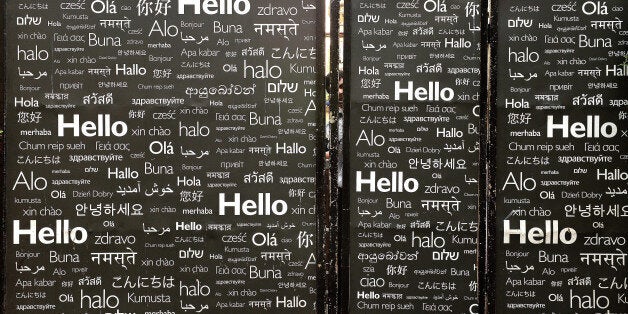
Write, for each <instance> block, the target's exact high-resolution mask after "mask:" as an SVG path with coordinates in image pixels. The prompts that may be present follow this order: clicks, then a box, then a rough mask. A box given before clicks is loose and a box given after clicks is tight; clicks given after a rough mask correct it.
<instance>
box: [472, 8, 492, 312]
mask: <svg viewBox="0 0 628 314" xmlns="http://www.w3.org/2000/svg"><path fill="white" fill-rule="evenodd" d="M489 5H490V0H481V1H480V16H481V18H480V29H481V34H480V43H481V45H480V86H481V87H480V127H479V128H480V130H479V133H480V167H479V168H480V169H479V170H480V173H479V175H478V188H479V191H478V196H479V197H478V222H479V228H478V230H479V231H478V271H477V274H476V275H477V276H478V311H477V312H478V313H485V311H486V304H485V301H486V300H487V298H486V293H487V291H486V289H485V287H486V286H487V282H486V278H488V276H490V275H491V274H492V273H493V272H492V271H491V269H490V268H488V264H487V260H488V259H487V254H488V253H489V251H488V247H487V244H488V242H487V240H488V239H487V227H488V226H490V225H491V222H490V221H488V220H487V217H488V210H489V208H488V207H487V200H488V198H489V191H490V189H489V188H488V186H487V182H488V177H487V176H488V172H487V170H488V169H487V167H486V165H487V157H488V154H487V150H488V146H487V144H488V129H489V128H490V126H489V125H488V122H489V119H488V118H487V117H488V116H487V111H488V106H489V102H488V97H489V94H490V87H489V85H488V84H489V83H488V82H489V75H490V63H489V60H488V53H489V48H488V46H487V45H486V44H485V43H487V41H488V37H489V29H488V25H489V18H490V14H489Z"/></svg>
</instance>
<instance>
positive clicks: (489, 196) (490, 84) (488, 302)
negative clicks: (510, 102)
mask: <svg viewBox="0 0 628 314" xmlns="http://www.w3.org/2000/svg"><path fill="white" fill-rule="evenodd" d="M488 1H489V3H488V5H487V6H486V8H485V12H486V10H489V12H490V14H489V16H488V19H483V22H485V23H486V22H488V25H486V27H485V31H484V33H486V41H483V42H482V44H483V45H485V46H487V49H488V56H487V59H486V61H487V62H488V63H487V65H486V67H487V69H486V70H487V71H486V72H487V75H488V77H487V85H486V86H487V89H488V90H487V91H488V94H487V98H486V99H487V108H486V110H487V112H486V115H484V116H485V117H486V119H487V120H486V128H487V132H488V134H487V137H486V139H487V145H486V146H485V147H486V152H485V156H486V219H485V227H486V229H485V232H484V233H485V234H486V245H485V248H486V249H485V254H486V255H485V256H484V258H485V272H486V273H485V276H484V280H485V282H484V287H483V289H482V290H483V293H484V294H485V295H484V305H485V308H484V309H483V312H484V313H495V310H496V309H495V297H496V294H495V267H496V265H495V243H496V239H497V238H496V234H497V224H496V216H495V204H496V200H495V197H496V187H495V169H496V166H497V165H496V164H495V161H496V158H495V156H496V155H495V154H496V145H495V144H496V141H497V130H496V126H497V115H496V111H495V108H496V107H495V105H496V102H495V101H496V98H495V91H497V80H495V79H494V78H495V75H496V74H497V68H496V65H497V49H498V43H497V12H498V8H499V4H498V1H491V0H488Z"/></svg>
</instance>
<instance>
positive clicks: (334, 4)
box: [327, 0, 342, 313]
mask: <svg viewBox="0 0 628 314" xmlns="http://www.w3.org/2000/svg"><path fill="white" fill-rule="evenodd" d="M329 16H330V25H329V29H330V30H329V33H330V49H329V50H330V51H329V54H330V58H329V61H330V64H329V65H330V73H331V74H330V77H331V80H330V86H331V88H330V93H329V111H330V127H331V134H330V139H329V152H330V169H329V170H330V171H329V172H330V177H329V178H330V180H329V182H330V184H329V188H330V200H329V205H330V207H329V232H330V239H331V240H330V245H329V259H328V260H327V265H328V273H327V276H328V281H329V284H328V286H329V295H330V297H329V299H328V302H329V304H328V305H327V306H328V309H329V313H335V312H336V311H337V308H338V306H337V301H338V298H337V295H338V274H337V272H338V271H337V269H338V267H337V266H338V241H339V240H340V237H339V233H338V211H339V206H338V204H339V203H338V200H339V196H338V194H339V193H338V162H339V155H340V153H341V152H340V151H339V149H338V147H339V144H340V142H339V141H340V139H339V136H338V118H339V117H338V64H339V62H338V59H339V41H338V38H339V33H340V25H339V23H340V20H339V19H340V0H332V1H331V3H330V12H329ZM340 147H342V146H340Z"/></svg>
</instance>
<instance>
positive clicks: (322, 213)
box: [316, 3, 329, 313]
mask: <svg viewBox="0 0 628 314" xmlns="http://www.w3.org/2000/svg"><path fill="white" fill-rule="evenodd" d="M318 5H319V7H318V8H317V12H316V22H317V23H316V112H317V119H316V129H317V132H316V213H317V215H316V216H317V221H316V223H317V226H316V228H317V235H316V239H317V245H316V250H317V254H316V260H317V263H316V267H317V268H316V312H317V313H325V309H326V301H327V300H326V299H327V283H326V282H327V281H326V279H327V274H326V267H325V266H324V265H325V264H326V263H325V261H326V259H327V254H326V247H327V246H326V244H327V241H328V240H327V239H328V237H327V235H328V232H327V231H326V230H327V226H328V222H327V212H328V208H329V206H328V201H327V198H328V193H327V186H328V185H327V181H328V180H327V178H326V176H325V173H326V170H325V151H326V147H325V13H326V12H325V7H324V4H323V3H319V4H318Z"/></svg>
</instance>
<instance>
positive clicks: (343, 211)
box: [338, 0, 352, 313]
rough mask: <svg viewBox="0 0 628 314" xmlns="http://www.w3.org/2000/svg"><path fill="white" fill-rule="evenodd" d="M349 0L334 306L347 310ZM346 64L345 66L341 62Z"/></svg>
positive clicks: (346, 6)
mask: <svg viewBox="0 0 628 314" xmlns="http://www.w3.org/2000/svg"><path fill="white" fill-rule="evenodd" d="M351 10H352V7H351V0H345V1H344V20H345V23H344V25H343V27H344V37H343V38H344V46H343V47H344V49H343V52H344V54H343V67H344V68H343V69H342V71H343V76H344V77H345V78H347V79H346V80H344V82H343V87H344V88H343V112H342V114H343V130H342V132H343V141H344V142H345V143H343V146H342V176H343V186H342V187H340V193H339V199H338V200H339V203H340V204H341V206H340V211H339V220H338V230H339V232H338V233H339V235H340V239H339V242H338V244H339V246H340V250H339V267H338V281H339V288H338V291H339V293H338V298H339V300H340V301H339V303H338V309H339V313H348V312H349V273H350V270H351V269H350V267H349V242H350V239H349V224H350V212H349V188H348V187H349V178H350V175H351V174H350V172H349V169H350V168H351V165H350V163H349V160H350V156H351V152H350V150H351V148H350V147H351V145H349V144H348V143H347V142H348V141H347V139H349V126H350V121H351V110H349V103H350V101H351V96H350V95H351V80H350V79H349V78H350V77H351V67H350V66H349V64H351V31H352V30H351V27H352V25H351ZM344 65H347V66H344Z"/></svg>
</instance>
